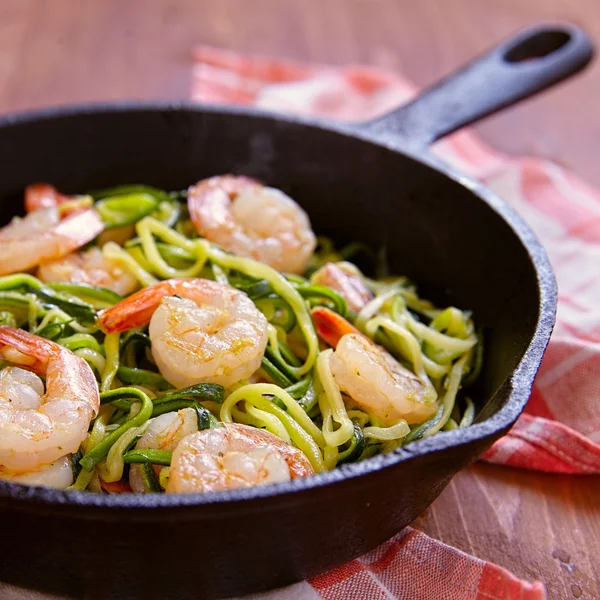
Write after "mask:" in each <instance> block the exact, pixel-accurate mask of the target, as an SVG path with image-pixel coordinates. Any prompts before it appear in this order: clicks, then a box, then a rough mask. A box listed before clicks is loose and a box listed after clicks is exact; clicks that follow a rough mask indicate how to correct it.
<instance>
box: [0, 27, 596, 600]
mask: <svg viewBox="0 0 600 600" xmlns="http://www.w3.org/2000/svg"><path fill="white" fill-rule="evenodd" d="M591 56H592V46H591V43H590V41H589V39H588V38H587V37H586V35H585V34H584V33H583V32H582V31H581V30H580V29H578V28H577V27H575V26H573V25H569V24H548V25H543V26H539V27H536V28H533V29H530V30H527V31H525V32H522V33H520V34H518V35H516V36H515V37H514V38H512V39H510V40H508V41H505V42H504V43H502V44H500V45H499V46H497V47H496V48H494V49H493V50H491V51H490V52H489V53H488V54H486V55H484V56H482V57H480V58H478V59H477V60H475V61H474V62H473V63H472V64H470V65H468V66H466V67H465V68H463V69H462V70H460V71H458V72H456V73H455V74H454V75H451V76H450V77H448V78H447V79H445V80H443V81H442V82H441V83H439V84H437V85H436V86H434V87H431V88H429V89H427V90H425V91H424V92H423V93H421V94H420V95H419V96H418V97H417V98H416V99H415V100H413V101H412V102H411V103H410V104H408V105H406V106H403V107H401V108H399V109H397V110H395V111H394V112H392V113H391V114H388V115H385V116H383V117H381V118H379V119H377V120H374V121H371V122H368V123H362V124H358V125H356V124H353V125H349V124H333V123H326V122H323V121H315V120H309V119H303V118H296V117H287V116H280V115H276V116H275V115H270V114H266V113H262V112H259V111H254V110H247V109H237V108H236V109H233V108H224V107H206V106H200V105H196V104H184V103H170V102H169V103H153V104H139V103H132V102H129V103H124V104H111V105H99V106H83V107H68V108H62V107H61V108H54V109H50V110H45V111H41V112H35V113H27V114H20V115H9V116H6V117H4V118H2V119H1V120H0V158H1V159H2V164H3V171H2V178H1V179H0V210H1V212H2V218H3V223H4V227H3V228H2V229H1V231H0V357H1V360H2V370H0V478H1V480H0V507H1V510H2V516H3V535H2V536H1V537H0V557H1V558H0V579H1V580H2V581H5V582H9V583H13V584H16V585H20V586H25V587H31V588H35V589H40V590H44V591H47V592H50V593H60V594H65V595H68V596H73V597H82V596H86V597H90V598H119V599H124V598H150V597H151V598H177V599H186V598H190V599H191V598H213V597H215V598H216V597H227V596H232V595H240V594H244V593H249V592H255V591H259V590H264V589H269V588H275V587H278V586H283V585H286V584H289V583H292V582H295V581H299V580H301V579H304V578H308V577H311V576H314V575H316V574H318V573H321V572H324V571H326V570H327V569H330V568H332V567H334V566H336V565H339V564H341V563H343V562H345V561H348V560H350V559H352V558H354V557H356V556H359V555H360V554H362V553H364V552H366V551H368V550H370V549H372V548H374V547H376V546H377V545H378V544H381V543H382V542H383V541H385V540H386V539H388V538H390V537H391V536H393V535H394V534H395V533H397V532H398V531H399V530H400V529H402V528H403V527H404V526H406V525H407V524H408V523H410V522H411V521H412V520H413V519H415V518H416V517H417V516H418V515H419V514H421V513H422V512H423V511H424V510H425V509H426V508H427V507H428V506H429V505H430V504H431V502H433V500H434V499H435V498H436V497H437V496H438V495H439V494H440V492H441V491H442V490H443V489H444V487H445V486H446V485H447V484H448V482H449V481H450V479H451V478H452V476H453V475H454V474H455V473H456V472H457V471H459V470H460V469H462V468H463V467H465V466H466V465H468V464H469V463H471V462H472V461H474V460H475V459H477V458H478V457H479V456H480V455H481V454H482V453H483V452H484V451H485V450H486V449H487V448H489V447H490V446H491V444H492V443H493V442H494V441H495V440H497V439H498V438H499V437H500V436H502V435H503V434H505V433H506V432H507V431H508V429H509V428H510V427H511V426H512V424H513V423H514V422H515V420H516V419H517V417H518V416H519V414H520V413H521V411H522V409H523V407H524V405H525V403H526V401H527V398H528V396H529V393H530V390H531V385H532V382H533V379H534V376H535V374H536V372H537V369H538V367H539V365H540V361H541V359H542V355H543V353H544V350H545V347H546V344H547V342H548V339H549V337H550V333H551V331H552V326H553V324H554V317H555V307H556V284H555V280H554V276H553V273H552V270H551V268H550V265H549V263H548V259H547V257H546V255H545V253H544V250H543V249H542V247H541V246H540V244H539V243H538V241H537V240H536V238H535V236H534V235H533V234H532V232H531V231H530V230H529V229H528V227H527V226H526V225H525V223H524V222H523V221H522V220H521V218H520V217H519V216H518V215H517V214H515V213H514V212H513V210H512V209H511V208H509V207H508V206H507V205H506V204H505V203H504V202H503V201H502V200H500V199H499V198H497V197H496V196H495V195H494V194H493V193H491V192H490V191H489V190H487V189H485V188H484V187H483V186H482V185H480V184H479V183H477V182H475V181H473V180H471V179H469V178H466V177H464V176H463V175H461V174H459V173H457V172H455V171H454V170H453V169H451V168H450V167H448V166H446V165H445V164H442V163H441V162H440V161H438V160H437V159H435V158H434V157H433V156H432V155H431V154H430V153H429V152H428V147H429V146H430V144H431V143H433V142H434V141H435V140H437V139H439V138H441V137H443V136H445V135H447V134H449V133H452V132H453V131H455V130H457V129H459V128H460V127H462V126H464V125H466V124H468V123H471V122H473V121H475V120H477V119H479V118H481V117H484V116H486V115H488V114H490V113H492V112H495V111H496V110H498V109H500V108H502V107H504V106H507V105H509V104H512V103H514V102H517V101H518V100H521V99H523V98H525V97H528V96H530V95H532V94H534V93H536V92H539V91H541V90H543V89H545V88H547V87H549V86H550V85H552V84H554V83H556V82H558V81H560V80H562V79H565V78H566V77H568V76H570V75H572V74H574V73H575V72H577V71H579V70H580V69H581V68H583V67H584V66H585V65H586V64H587V63H588V62H589V60H590V59H591ZM40 182H44V183H40ZM23 199H24V202H23Z"/></svg>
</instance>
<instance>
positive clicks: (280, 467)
mask: <svg viewBox="0 0 600 600" xmlns="http://www.w3.org/2000/svg"><path fill="white" fill-rule="evenodd" d="M313 473H314V470H313V468H312V466H311V464H310V462H309V461H308V458H306V456H305V455H304V454H303V452H302V451H300V450H298V448H295V447H294V446H290V445H289V444H286V443H285V442H284V441H283V440H281V439H280V438H278V437H277V436H275V435H273V434H272V433H269V432H268V431H264V430H262V429H256V428H254V427H250V426H248V425H241V424H238V423H227V424H225V425H224V426H223V427H219V428H217V429H205V430H203V431H199V432H198V433H194V434H192V435H188V436H186V437H185V438H183V440H182V441H181V442H179V444H178V445H177V447H176V448H175V451H174V452H173V458H172V460H171V471H170V473H169V483H168V484H167V493H176V492H215V491H222V490H230V489H234V488H243V487H252V486H255V485H262V484H265V483H276V482H280V481H289V480H290V479H295V478H296V477H306V476H307V475H312V474H313Z"/></svg>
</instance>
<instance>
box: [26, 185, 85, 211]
mask: <svg viewBox="0 0 600 600" xmlns="http://www.w3.org/2000/svg"><path fill="white" fill-rule="evenodd" d="M73 199H74V196H65V194H61V193H60V192H59V191H58V190H57V189H56V188H55V187H54V186H53V185H50V184H49V183H32V184H31V185H28V186H27V187H26V188H25V211H26V212H28V213H30V212H33V211H34V210H40V209H42V208H54V207H55V206H58V205H59V204H63V203H64V202H69V201H70V200H73Z"/></svg>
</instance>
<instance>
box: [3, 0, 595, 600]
mask: <svg viewBox="0 0 600 600" xmlns="http://www.w3.org/2000/svg"><path fill="white" fill-rule="evenodd" d="M555 19H570V20H572V21H575V22H577V23H579V24H581V25H584V26H585V27H586V29H587V30H588V32H589V33H590V34H591V35H592V36H593V37H594V38H595V39H596V40H600V2H599V1H598V0H528V2H523V1H522V0H486V1H485V2H482V1H481V0H452V1H451V2H450V1H448V2H442V1H440V0H419V1H418V2H414V1H413V0H303V1H300V0H298V1H292V0H290V1H287V0H253V1H250V0H210V1H204V2H202V1H199V0H187V1H175V0H172V1H170V0H152V2H143V1H142V0H129V1H128V2H122V1H119V0H104V1H102V2H91V1H90V2H81V1H80V0H52V1H50V0H48V1H44V0H0V90H1V91H0V113H3V112H7V111H14V110H21V109H27V108H32V107H39V106H45V105H55V104H61V103H68V102H82V101H88V100H107V99H122V98H185V97H188V95H189V87H190V81H191V72H190V71H191V61H190V52H191V48H192V47H193V46H194V44H196V43H206V44H213V45H216V46H221V47H224V48H231V49H235V50H241V51H247V52H254V53H263V54H271V55H280V56H286V57H291V58H295V59H302V60H310V61H321V62H328V63H332V64H344V63H348V62H352V63H366V64H374V65H379V66H383V67H387V68H391V69H396V70H398V71H400V72H403V73H404V74H406V75H407V76H409V77H410V78H412V79H413V80H414V81H415V82H416V83H418V84H420V85H425V84H427V83H430V82H432V81H434V80H435V79H437V78H439V77H440V76H441V75H443V74H446V73H448V72H449V71H451V70H452V69H453V68H454V67H456V66H457V65H459V64H460V63H461V62H463V61H466V60H467V59H469V58H470V57H472V56H474V55H475V54H477V53H478V52H481V51H482V50H484V49H485V48H486V47H487V46H489V45H490V44H492V43H493V42H494V41H497V40H499V39H501V38H502V37H504V36H506V35H508V34H509V33H510V32H512V31H514V30H515V29H518V28H520V27H523V26H526V25H528V24H531V23H533V22H535V21H539V20H555ZM599 96H600V64H594V65H592V67H591V68H589V69H588V71H587V72H586V73H585V74H584V75H582V76H580V77H578V78H576V79H574V80H572V81H569V82H568V83H566V84H563V85H561V86H559V87H558V88H556V89H554V90H552V91H550V92H547V93H546V94H544V95H542V96H539V97H537V98H535V99H533V100H530V101H528V102H525V103H524V104H522V105H521V106H519V107H518V108H513V109H510V110H507V111H505V112H504V113H503V114H502V115H500V116H496V117H493V118H490V119H489V120H487V121H486V122H485V123H483V124H481V125H479V126H478V127H477V129H478V130H479V131H480V133H481V134H482V136H483V137H484V139H485V140H487V141H488V142H490V143H491V144H493V145H494V146H496V147H497V148H499V149H501V150H504V151H506V152H511V153H516V154H523V153H525V154H535V155H537V156H543V157H549V158H552V159H554V160H555V161H558V162H559V163H562V164H565V165H568V166H569V167H570V168H572V169H573V170H575V171H576V172H577V173H579V174H580V175H582V176H583V177H584V178H586V179H587V180H588V181H590V182H591V183H594V184H596V185H600V169H598V167H597V161H598V152H597V151H598V149H599V146H598V140H599V139H600V118H598V97H599ZM50 143H52V141H50ZM57 143H60V142H59V141H58V140H57ZM57 151H60V148H59V147H58V148H57ZM416 525H417V526H418V527H419V528H421V529H423V530H424V531H426V532H427V533H429V534H430V535H432V536H433V537H435V538H437V539H440V540H442V541H444V542H447V543H448V544H451V545H453V546H456V547H457V548H460V549H462V550H464V551H466V552H469V553H472V554H474V555H476V556H478V557H480V558H482V559H486V560H490V561H494V562H496V563H498V564H500V565H502V566H505V567H507V568H508V569H510V570H511V571H512V572H513V573H515V574H516V575H518V576H520V577H524V578H527V579H540V580H542V581H543V582H544V583H545V584H546V585H547V588H548V592H549V597H550V598H560V599H563V598H586V599H592V598H594V599H598V598H600V574H599V573H600V477H595V476H587V477H570V476H555V475H544V474H538V473H531V472H524V471H518V470H515V469H509V468H503V467H498V466H492V465H486V464H476V465H474V466H472V467H471V468H470V469H467V470H466V471H464V472H462V473H460V474H459V475H458V476H457V477H456V478H455V479H454V480H453V482H452V483H451V484H450V486H449V487H448V488H447V489H446V490H445V491H444V493H443V494H442V495H441V497H440V498H439V499H438V500H437V501H436V502H435V503H434V505H433V506H432V507H431V508H430V509H429V510H428V511H427V512H426V514H425V515H423V516H422V517H421V518H420V519H419V520H418V522H417V524H416Z"/></svg>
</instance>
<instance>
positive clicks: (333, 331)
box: [311, 306, 371, 348]
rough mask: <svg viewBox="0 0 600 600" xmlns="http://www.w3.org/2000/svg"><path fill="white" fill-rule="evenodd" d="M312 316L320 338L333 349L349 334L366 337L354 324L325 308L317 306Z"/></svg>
mask: <svg viewBox="0 0 600 600" xmlns="http://www.w3.org/2000/svg"><path fill="white" fill-rule="evenodd" d="M311 314H312V319H313V323H314V324H315V328H316V330H317V334H318V336H319V337H320V338H321V339H322V340H323V341H324V342H326V343H327V344H329V345H330V346H331V347H332V348H335V347H336V346H337V345H338V342H339V341H340V340H341V339H342V337H343V336H345V335H346V334H348V333H355V334H358V335H360V336H361V337H366V336H364V335H363V334H362V333H361V332H360V331H359V330H358V329H356V327H354V325H352V323H350V322H349V321H347V320H346V319H344V317H342V316H340V315H338V314H337V313H336V312H334V311H332V310H331V309H329V308H326V307H325V306H315V308H313V309H312V311H311ZM367 339H368V338H367ZM369 341H371V340H369Z"/></svg>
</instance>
